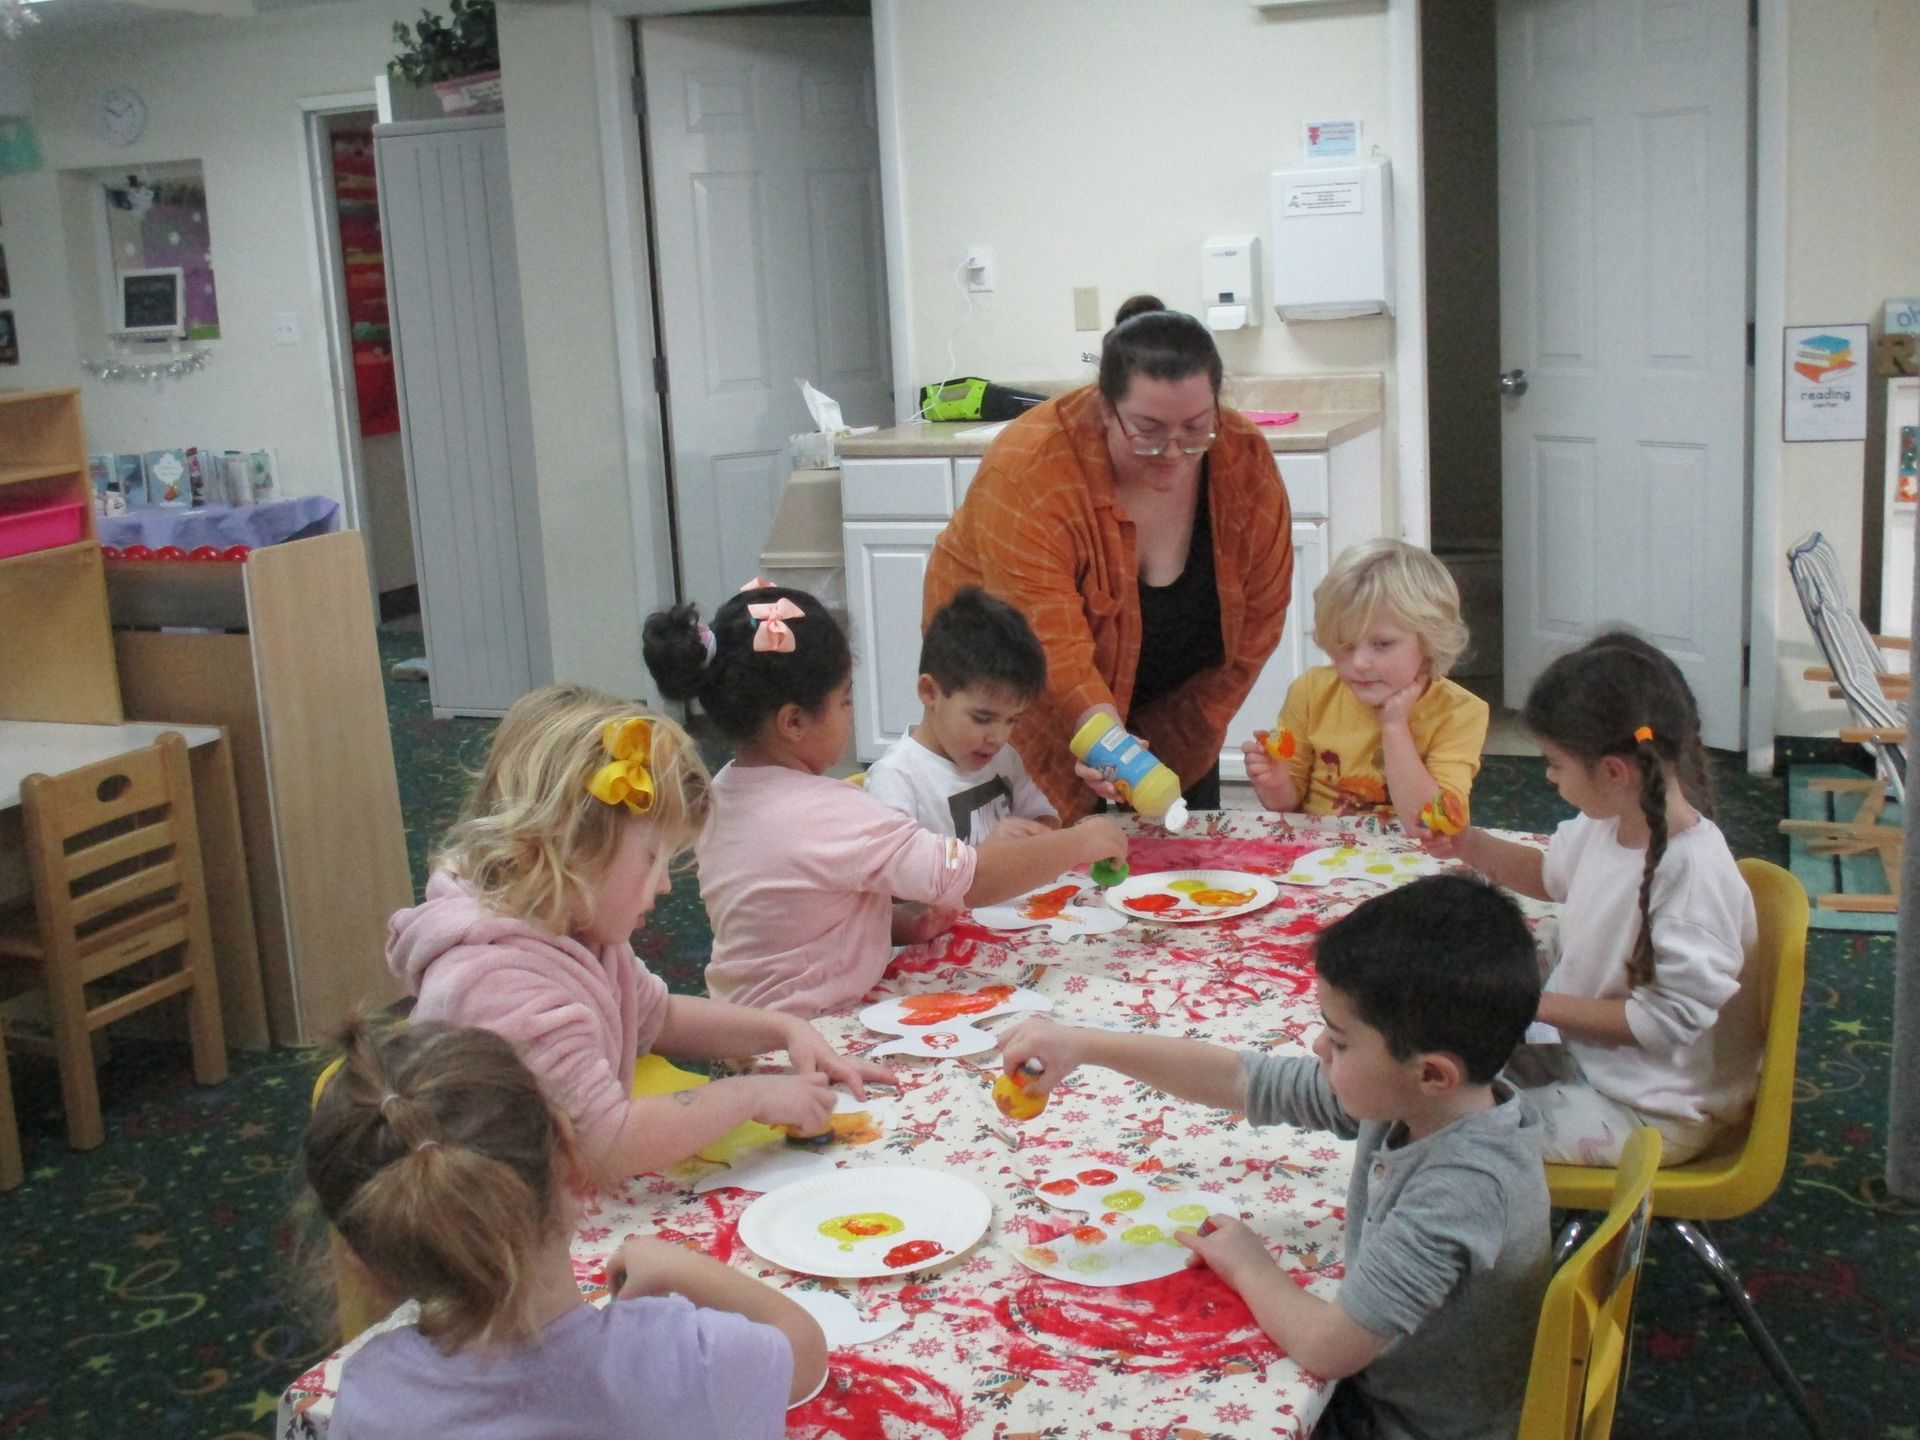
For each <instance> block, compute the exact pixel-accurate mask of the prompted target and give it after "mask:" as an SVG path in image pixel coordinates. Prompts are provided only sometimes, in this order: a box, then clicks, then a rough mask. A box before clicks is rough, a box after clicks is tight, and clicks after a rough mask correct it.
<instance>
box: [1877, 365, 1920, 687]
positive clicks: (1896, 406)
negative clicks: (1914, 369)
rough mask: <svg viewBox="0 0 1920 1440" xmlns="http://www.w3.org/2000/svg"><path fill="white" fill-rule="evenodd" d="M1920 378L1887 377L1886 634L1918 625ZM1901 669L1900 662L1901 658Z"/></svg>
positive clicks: (1882, 584)
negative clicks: (1916, 531) (1915, 616)
mask: <svg viewBox="0 0 1920 1440" xmlns="http://www.w3.org/2000/svg"><path fill="white" fill-rule="evenodd" d="M1917 429H1920V379H1915V378H1913V377H1912V376H1900V377H1897V378H1895V379H1892V380H1889V381H1887V471H1886V474H1887V481H1886V490H1885V493H1884V496H1883V498H1882V501H1881V507H1882V508H1881V531H1880V546H1881V549H1880V633H1881V634H1882V635H1905V634H1906V633H1907V631H1908V629H1909V628H1911V626H1912V624H1913V517H1914V510H1915V501H1914V498H1913V497H1914V496H1915V495H1917V494H1920V458H1916V456H1915V453H1914V450H1915V445H1914V436H1915V434H1916V430H1917ZM1895 664H1896V666H1897V667H1898V668H1904V667H1903V666H1899V662H1898V661H1896V662H1895Z"/></svg>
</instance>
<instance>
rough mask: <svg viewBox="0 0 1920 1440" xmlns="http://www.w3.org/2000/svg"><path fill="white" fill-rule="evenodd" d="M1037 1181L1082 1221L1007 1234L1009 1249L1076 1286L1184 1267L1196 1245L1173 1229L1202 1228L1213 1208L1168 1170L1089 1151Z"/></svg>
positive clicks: (1043, 1192)
mask: <svg viewBox="0 0 1920 1440" xmlns="http://www.w3.org/2000/svg"><path fill="white" fill-rule="evenodd" d="M1092 1176H1110V1177H1112V1178H1110V1179H1106V1180H1103V1181H1101V1182H1100V1183H1097V1184H1095V1183H1089V1182H1088V1180H1087V1178H1086V1177H1092ZM1033 1183H1034V1192H1033V1193H1034V1194H1035V1195H1036V1196H1038V1197H1039V1198H1040V1199H1041V1200H1044V1201H1045V1202H1046V1203H1047V1204H1048V1205H1050V1206H1052V1207H1053V1208H1054V1209H1055V1210H1058V1211H1061V1212H1063V1213H1062V1218H1063V1219H1077V1220H1078V1221H1079V1223H1078V1224H1076V1225H1074V1226H1073V1227H1072V1228H1071V1229H1069V1230H1067V1231H1066V1232H1065V1233H1063V1234H1060V1235H1057V1236H1055V1237H1054V1238H1053V1239H1051V1240H1046V1241H1038V1242H1036V1241H1016V1240H1015V1239H1014V1238H1013V1237H1012V1236H1008V1237H1007V1250H1008V1251H1009V1253H1011V1254H1012V1256H1013V1258H1014V1259H1016V1260H1018V1261H1019V1262H1020V1263H1021V1264H1022V1265H1025V1266H1026V1267H1027V1268H1028V1269H1030V1270H1038V1271H1039V1272H1040V1273H1041V1274H1042V1275H1049V1276H1051V1277H1053V1278H1054V1279H1056V1280H1065V1281H1068V1282H1070V1283H1072V1284H1075V1285H1094V1286H1100V1287H1103V1288H1108V1287H1115V1286H1120V1285H1133V1284H1136V1283H1138V1282H1139V1281H1142V1280H1157V1279H1159V1278H1160V1277H1161V1276H1163V1275H1174V1274H1178V1273H1179V1272H1180V1271H1181V1270H1184V1269H1185V1268H1186V1266H1187V1257H1188V1256H1189V1255H1190V1254H1191V1252H1190V1251H1189V1250H1188V1249H1187V1247H1186V1246H1184V1245H1182V1244H1181V1243H1180V1242H1179V1241H1178V1240H1176V1239H1175V1238H1174V1236H1175V1235H1176V1234H1178V1232H1180V1231H1182V1230H1198V1229H1199V1228H1200V1225H1201V1222H1202V1221H1204V1220H1205V1219H1206V1218H1207V1215H1208V1214H1209V1213H1210V1212H1211V1210H1212V1209H1213V1207H1212V1206H1211V1205H1209V1204H1208V1202H1207V1197H1206V1196H1204V1195H1201V1194H1200V1193H1198V1192H1197V1191H1193V1190H1189V1189H1188V1188H1187V1187H1186V1186H1184V1185H1182V1184H1180V1183H1178V1182H1177V1181H1174V1180H1171V1179H1169V1178H1168V1177H1166V1176H1164V1175H1153V1176H1146V1175H1140V1174H1138V1173H1135V1172H1132V1171H1129V1170H1128V1169H1127V1168H1126V1167H1125V1166H1120V1165H1111V1164H1107V1163H1105V1162H1103V1161H1101V1160H1099V1159H1098V1158H1097V1157H1095V1156H1091V1155H1081V1156H1072V1157H1067V1158H1064V1159H1061V1160H1059V1161H1056V1162H1054V1163H1052V1164H1051V1165H1049V1166H1048V1168H1047V1169H1046V1170H1044V1171H1042V1172H1041V1173H1040V1174H1038V1175H1036V1176H1035V1177H1034V1182H1033ZM1069 1186H1071V1187H1073V1188H1072V1189H1071V1191H1068V1190H1067V1187H1069ZM1062 1192H1067V1193H1062ZM1109 1201H1112V1202H1113V1203H1111V1204H1109V1203H1108V1202H1109Z"/></svg>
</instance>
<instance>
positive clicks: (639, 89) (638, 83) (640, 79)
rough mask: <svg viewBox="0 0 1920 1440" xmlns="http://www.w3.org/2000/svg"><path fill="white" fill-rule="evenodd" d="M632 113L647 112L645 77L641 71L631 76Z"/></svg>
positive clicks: (640, 113) (641, 114) (642, 113)
mask: <svg viewBox="0 0 1920 1440" xmlns="http://www.w3.org/2000/svg"><path fill="white" fill-rule="evenodd" d="M632 93H633V113H634V114H636V115H640V116H644V115H645V114H646V113H647V77H646V75H645V74H644V73H643V72H641V71H635V72H634V76H633V92H632Z"/></svg>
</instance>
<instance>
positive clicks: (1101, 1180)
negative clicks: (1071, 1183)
mask: <svg viewBox="0 0 1920 1440" xmlns="http://www.w3.org/2000/svg"><path fill="white" fill-rule="evenodd" d="M1119 1178H1120V1177H1119V1176H1118V1175H1116V1174H1114V1173H1113V1171H1111V1170H1082V1171H1081V1172H1080V1173H1079V1174H1078V1175H1076V1176H1074V1179H1076V1180H1078V1181H1079V1182H1080V1183H1081V1184H1083V1185H1111V1184H1113V1182H1114V1181H1116V1180H1118V1179H1119Z"/></svg>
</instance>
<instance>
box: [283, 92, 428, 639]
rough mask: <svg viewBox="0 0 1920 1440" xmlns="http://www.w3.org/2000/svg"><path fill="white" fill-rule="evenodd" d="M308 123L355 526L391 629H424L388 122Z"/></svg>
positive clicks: (365, 118)
mask: <svg viewBox="0 0 1920 1440" xmlns="http://www.w3.org/2000/svg"><path fill="white" fill-rule="evenodd" d="M370 99H371V97H369V100H370ZM307 119H308V146H309V157H310V161H311V165H312V169H313V175H314V203H315V210H316V215H317V220H318V227H319V242H320V257H321V273H322V275H323V277H324V282H325V283H324V285H323V288H322V298H323V306H324V315H325V324H326V327H327V354H328V359H329V362H330V365H331V369H332V374H333V384H334V398H335V407H336V413H337V414H338V416H339V428H340V451H341V464H342V467H343V471H344V475H345V480H346V484H345V487H344V488H345V491H346V494H347V496H348V502H349V508H348V522H349V523H350V524H351V525H353V526H355V527H356V528H358V529H359V531H360V533H361V536H362V538H363V540H364V542H365V544H366V547H367V573H368V575H369V577H370V578H371V580H372V584H373V591H374V604H375V613H376V614H377V615H378V617H379V619H380V620H381V622H382V623H383V624H389V625H399V626H405V625H406V624H407V623H408V622H409V620H412V622H413V624H414V625H415V627H416V628H417V624H418V621H417V617H418V615H419V612H420V590H419V582H418V577H417V574H416V571H415V568H414V550H413V519H412V515H411V512H410V511H409V508H408V502H407V474H406V461H405V455H404V452H403V450H402V446H401V439H400V405H399V394H398V390H397V388H396V385H395V378H394V366H393V340H392V329H391V323H390V320H389V317H388V314H387V272H386V260H385V245H384V242H383V240H382V232H381V224H380V196H379V188H378V185H377V183H376V180H375V175H374V159H373V127H374V124H375V122H376V120H377V119H378V115H377V112H376V111H375V110H374V109H373V107H372V105H371V103H369V104H368V105H367V106H366V107H365V108H359V107H345V108H338V109H327V110H322V111H317V112H314V113H310V114H309V115H308V117H307Z"/></svg>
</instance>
